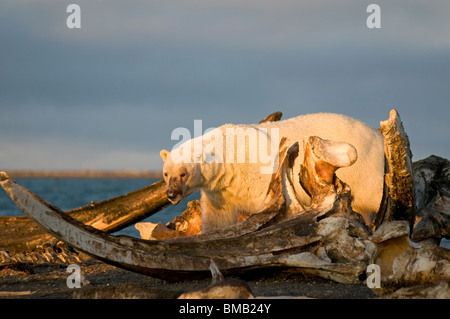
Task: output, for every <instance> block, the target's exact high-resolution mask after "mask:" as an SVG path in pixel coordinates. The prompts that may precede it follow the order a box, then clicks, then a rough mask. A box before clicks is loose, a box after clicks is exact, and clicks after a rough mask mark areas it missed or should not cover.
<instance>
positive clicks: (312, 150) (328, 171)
mask: <svg viewBox="0 0 450 319" xmlns="http://www.w3.org/2000/svg"><path fill="white" fill-rule="evenodd" d="M303 144H304V150H305V155H304V161H303V164H302V165H300V173H299V177H300V184H301V185H302V187H303V189H305V191H306V192H307V193H308V195H309V196H310V197H311V207H312V208H316V209H320V208H324V207H327V206H329V205H330V204H331V205H332V204H333V203H334V202H335V201H336V194H337V193H336V185H335V182H336V179H337V177H336V175H335V172H336V170H337V169H338V168H340V167H347V166H350V165H352V164H353V163H354V162H355V161H356V159H357V153H356V149H355V147H354V146H353V145H350V144H348V143H344V142H336V141H328V140H323V139H321V138H320V137H318V136H311V137H309V138H307V139H305V140H304V142H303Z"/></svg>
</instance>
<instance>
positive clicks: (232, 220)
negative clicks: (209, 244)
mask: <svg viewBox="0 0 450 319" xmlns="http://www.w3.org/2000/svg"><path fill="white" fill-rule="evenodd" d="M201 207H202V233H203V234H204V233H207V232H211V231H214V230H217V229H221V228H225V227H227V226H230V225H233V224H236V223H237V221H238V216H239V214H238V210H237V208H236V207H234V206H231V205H229V203H227V202H226V201H225V200H224V197H223V195H222V194H221V193H220V192H208V193H206V192H202V196H201Z"/></svg>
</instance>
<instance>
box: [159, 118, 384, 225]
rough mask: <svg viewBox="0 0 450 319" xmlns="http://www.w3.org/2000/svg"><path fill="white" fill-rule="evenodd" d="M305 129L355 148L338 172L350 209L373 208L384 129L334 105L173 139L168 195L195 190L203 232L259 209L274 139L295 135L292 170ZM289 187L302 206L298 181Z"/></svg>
mask: <svg viewBox="0 0 450 319" xmlns="http://www.w3.org/2000/svg"><path fill="white" fill-rule="evenodd" d="M230 136H231V138H230ZM308 136H318V137H320V138H322V139H326V140H334V141H341V142H346V143H349V144H352V145H353V146H354V147H355V148H356V150H357V160H356V162H355V163H354V164H353V165H352V166H349V167H345V168H341V169H339V170H338V171H337V172H336V175H338V177H339V178H340V179H341V180H342V181H344V182H345V183H347V184H348V185H349V186H350V188H351V191H352V195H353V197H354V199H353V202H352V207H353V209H354V210H355V211H357V212H359V213H361V214H363V213H368V212H371V213H376V212H377V211H378V209H379V206H380V203H381V199H382V193H383V179H384V146H383V139H382V136H381V134H380V133H379V132H378V131H377V130H375V129H373V128H370V127H369V126H367V125H366V124H364V123H362V122H360V121H358V120H356V119H353V118H350V117H348V116H345V115H340V114H333V113H316V114H308V115H302V116H298V117H294V118H291V119H287V120H283V121H279V122H266V123H261V124H255V125H232V124H225V125H223V126H220V127H218V128H216V129H214V130H210V131H209V132H208V133H205V134H204V135H202V136H199V137H196V138H193V139H190V140H188V141H185V142H183V143H179V144H178V145H177V146H176V147H174V149H172V151H171V152H169V151H167V150H162V151H161V152H160V155H161V158H162V159H163V161H164V165H163V175H164V180H165V181H166V184H167V191H166V193H167V197H168V198H169V200H170V201H171V202H172V204H177V203H179V202H180V201H181V200H182V199H183V198H185V197H186V196H188V195H189V194H191V193H193V192H195V191H197V190H200V191H201V206H202V232H203V233H205V232H210V231H213V230H215V229H218V228H223V227H226V226H229V225H231V224H234V223H236V222H237V220H238V216H239V214H243V215H247V216H248V215H252V214H256V213H258V212H261V211H263V210H264V207H262V205H263V203H264V199H265V197H266V194H267V190H268V187H269V183H270V180H271V177H272V173H274V172H275V171H276V169H275V168H277V167H278V163H277V161H276V157H274V156H275V155H276V154H278V145H279V141H280V139H281V138H282V137H287V138H288V140H289V141H290V142H291V143H294V142H296V141H298V142H299V146H300V150H299V154H298V157H297V159H296V161H295V163H294V168H293V176H294V177H297V176H298V173H299V169H300V164H301V163H302V162H303V155H304V152H303V149H302V146H303V139H304V138H305V137H308ZM241 151H242V152H241ZM294 188H295V193H296V196H297V199H298V200H299V202H300V203H301V204H302V205H304V206H308V205H309V203H310V198H309V196H308V195H307V193H306V192H305V191H304V190H303V188H302V187H301V185H300V183H299V182H296V183H294Z"/></svg>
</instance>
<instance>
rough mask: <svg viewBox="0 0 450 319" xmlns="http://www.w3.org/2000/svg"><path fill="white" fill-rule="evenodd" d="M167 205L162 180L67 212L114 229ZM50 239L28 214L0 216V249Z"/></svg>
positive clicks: (273, 117) (15, 250)
mask: <svg viewBox="0 0 450 319" xmlns="http://www.w3.org/2000/svg"><path fill="white" fill-rule="evenodd" d="M281 117H282V113H281V112H275V113H272V114H270V115H268V116H267V117H265V118H264V119H263V120H261V121H260V123H263V122H273V121H279V120H280V119H281ZM169 205H171V204H170V202H169V200H168V199H167V196H166V184H165V182H164V181H163V180H161V181H158V182H156V183H154V184H152V185H149V186H146V187H143V188H141V189H138V190H136V191H133V192H131V193H129V194H126V195H122V196H118V197H114V198H111V199H108V200H104V201H101V202H91V204H89V205H87V206H83V207H79V208H76V209H72V210H69V211H66V213H67V214H69V215H70V216H72V217H73V218H75V219H77V220H79V221H81V222H83V223H84V224H86V225H90V226H92V227H95V228H97V229H100V230H103V231H105V232H108V233H113V232H116V231H118V230H121V229H123V228H125V227H128V226H130V225H133V224H135V223H136V222H139V221H141V220H143V219H145V218H147V217H149V216H151V215H153V214H156V213H157V212H159V211H161V210H162V209H164V208H165V207H167V206H169ZM18 239H20V240H18ZM49 241H54V242H55V243H56V239H55V238H54V237H53V236H52V235H50V234H49V233H48V232H46V231H45V230H44V229H42V227H39V226H38V225H36V223H34V222H33V221H32V220H31V219H30V218H29V217H27V216H12V217H11V216H0V249H4V250H7V251H8V252H9V253H10V254H12V255H15V254H20V256H21V257H20V258H22V259H23V258H25V254H26V253H31V254H34V251H36V250H37V251H38V252H39V251H42V249H41V246H42V245H44V244H46V243H48V242H49ZM55 243H53V244H55Z"/></svg>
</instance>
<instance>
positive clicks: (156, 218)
mask: <svg viewBox="0 0 450 319" xmlns="http://www.w3.org/2000/svg"><path fill="white" fill-rule="evenodd" d="M157 181H158V179H142V178H18V179H16V182H17V183H18V184H20V185H22V186H24V187H26V188H28V189H29V190H31V191H32V192H33V193H35V194H37V195H38V196H40V197H41V198H43V199H44V200H45V201H47V202H48V203H50V204H52V205H54V206H57V207H59V208H60V209H62V210H64V211H65V210H70V209H74V208H78V207H81V206H86V205H89V204H90V203H91V201H94V202H99V201H103V200H107V199H110V198H112V197H116V196H120V195H125V194H127V193H129V192H132V191H134V190H137V189H139V188H142V187H145V186H147V185H150V184H153V183H155V182H157ZM198 198H200V195H199V194H198V193H196V194H192V195H190V196H188V197H187V198H185V199H184V200H182V201H181V202H180V203H178V205H175V206H173V205H172V206H169V207H167V208H165V209H163V210H162V211H160V212H158V213H156V214H155V215H152V216H150V217H147V218H146V219H144V220H142V221H141V222H152V223H158V222H161V223H163V224H166V223H168V222H170V221H172V220H173V219H174V218H175V217H176V216H179V215H181V213H182V212H183V211H184V210H185V209H186V208H187V203H188V202H189V201H191V200H194V199H198ZM0 215H3V216H21V215H23V213H22V211H21V210H20V209H19V208H18V207H17V206H16V205H15V204H14V202H13V201H12V200H11V199H10V198H9V196H8V195H6V193H5V192H4V191H3V189H0ZM114 234H116V235H118V234H120V235H128V236H133V237H137V238H139V237H140V236H139V231H138V230H137V229H136V228H135V227H134V225H131V226H128V227H126V228H124V229H122V230H120V231H118V232H116V233H114ZM441 246H443V247H447V248H450V240H445V239H443V240H442V242H441Z"/></svg>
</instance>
